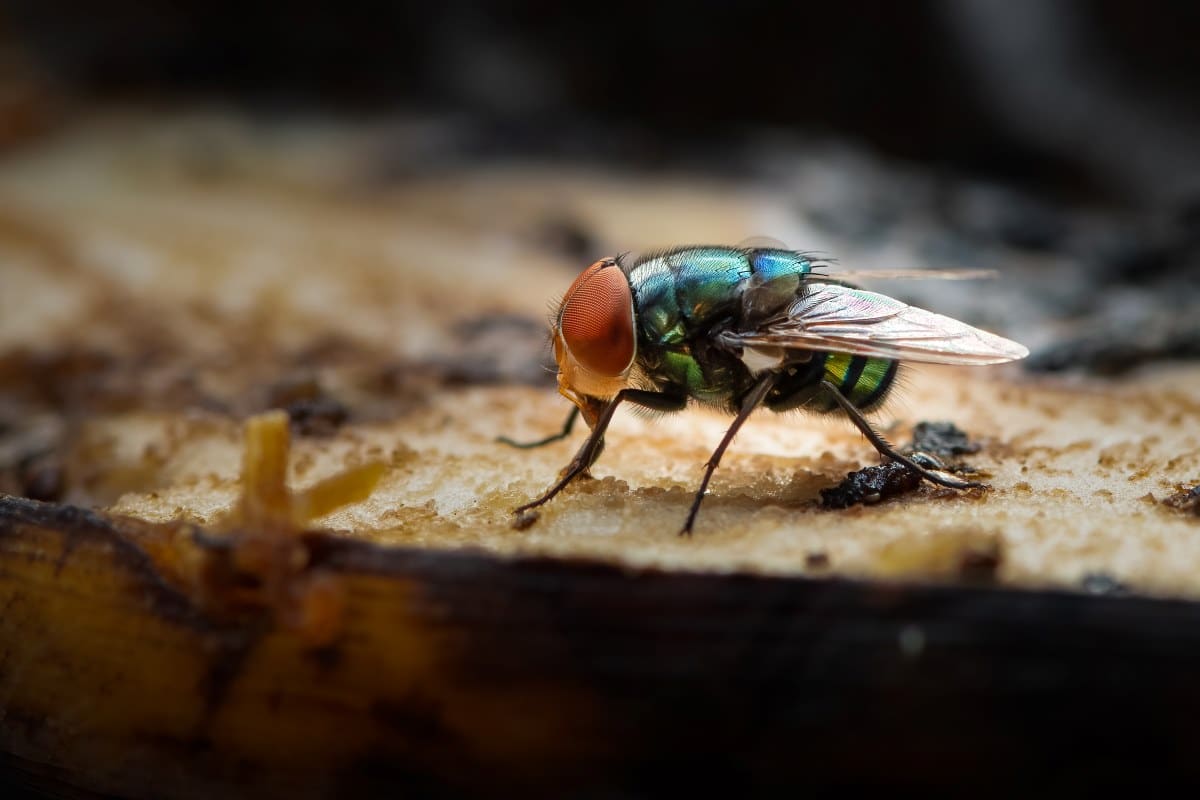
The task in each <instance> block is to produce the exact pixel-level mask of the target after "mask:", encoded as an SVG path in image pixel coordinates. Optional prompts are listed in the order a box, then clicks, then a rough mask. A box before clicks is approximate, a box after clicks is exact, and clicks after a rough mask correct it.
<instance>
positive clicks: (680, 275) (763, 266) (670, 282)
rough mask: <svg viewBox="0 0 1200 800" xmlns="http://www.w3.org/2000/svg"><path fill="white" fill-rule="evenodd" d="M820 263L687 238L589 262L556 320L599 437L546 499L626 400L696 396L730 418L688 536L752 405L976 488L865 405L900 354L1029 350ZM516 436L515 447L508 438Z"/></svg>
mask: <svg viewBox="0 0 1200 800" xmlns="http://www.w3.org/2000/svg"><path fill="white" fill-rule="evenodd" d="M824 266H825V265H824V264H823V263H822V262H818V261H815V260H813V259H812V258H810V257H809V256H807V255H805V254H804V253H801V252H797V251H794V250H786V249H781V248H774V247H723V246H690V247H679V248H675V249H672V250H667V251H662V252H656V253H650V254H647V255H644V256H641V257H639V258H636V259H632V260H627V259H626V258H606V259H601V260H600V261H597V262H596V263H594V264H592V265H591V266H589V267H588V268H587V269H585V270H584V271H583V273H582V274H580V275H579V277H578V278H576V279H575V282H574V283H573V284H572V285H571V287H570V288H569V289H568V290H567V293H566V295H565V296H564V297H563V299H562V302H561V303H560V305H559V307H558V310H557V312H556V314H555V316H554V320H553V323H552V334H553V342H554V355H555V360H556V361H557V362H558V388H559V392H560V393H561V394H562V395H563V396H564V397H566V398H568V399H569V400H570V401H571V402H572V403H574V404H575V409H573V410H572V412H571V415H570V416H569V417H568V419H567V423H566V425H565V426H564V427H563V430H562V432H561V433H560V434H557V435H555V436H551V437H549V438H547V439H543V440H541V441H539V442H533V443H531V444H529V445H523V446H538V445H541V444H546V443H548V442H551V441H555V440H556V439H561V438H563V437H565V436H566V435H568V433H569V432H570V430H571V427H572V425H573V423H574V421H575V419H576V417H577V415H578V414H580V413H582V415H583V418H584V420H585V421H586V422H587V423H588V425H589V427H590V428H591V434H590V435H589V436H588V438H587V440H586V441H584V443H583V445H582V447H580V449H579V451H578V452H577V453H576V455H575V457H574V458H573V459H572V460H571V462H570V464H568V465H567V467H566V468H565V469H564V470H563V472H562V474H561V477H560V479H559V481H558V483H556V484H555V485H554V486H553V487H551V488H550V490H549V491H547V492H546V493H545V494H544V495H542V496H541V497H539V498H538V499H537V500H534V501H533V502H531V503H527V504H526V505H524V506H521V507H520V508H518V509H517V512H518V513H524V512H526V511H528V510H529V509H532V508H535V507H537V506H540V505H542V504H543V503H545V502H547V501H548V500H550V499H551V498H552V497H554V496H555V495H556V494H558V492H560V491H561V490H562V489H563V488H564V487H565V486H567V485H568V484H569V483H570V482H571V481H572V480H574V479H575V478H576V477H578V476H579V475H580V474H581V473H583V472H584V471H586V470H587V468H588V467H589V466H591V464H592V463H593V462H594V461H595V460H596V458H597V457H598V456H599V455H600V452H601V450H602V449H603V442H604V431H605V429H606V428H607V427H608V424H609V422H610V421H611V419H612V416H613V413H614V412H615V411H616V409H617V407H618V406H619V405H620V404H621V403H624V402H629V403H634V404H636V405H639V406H643V407H646V408H650V409H654V410H658V411H677V410H681V409H683V408H684V407H685V406H686V405H687V403H688V402H689V400H690V401H696V402H700V403H703V404H706V405H709V406H712V407H716V408H719V409H721V410H724V411H726V412H728V413H730V414H732V415H733V416H734V420H733V424H732V425H730V427H729V429H728V430H727V431H726V433H725V436H724V438H722V440H721V442H720V444H719V445H718V446H717V449H716V450H715V451H714V452H713V454H712V456H711V457H710V458H709V460H708V462H707V464H706V465H705V471H704V476H703V478H702V480H701V482H700V488H699V491H698V492H697V494H696V496H695V499H694V500H693V502H692V506H691V509H690V510H689V512H688V516H687V519H686V521H685V523H684V526H683V529H682V530H681V531H680V532H681V533H682V534H690V533H691V530H692V526H693V524H694V522H695V519H696V513H697V511H699V508H700V503H701V501H702V499H703V498H704V493H705V491H706V489H707V487H708V482H709V480H710V479H711V477H712V473H713V471H714V470H715V469H716V467H717V465H718V464H719V463H720V460H721V456H722V455H723V454H724V452H725V449H726V448H727V447H728V446H729V443H730V442H731V441H732V440H733V437H734V435H735V434H736V433H737V431H738V429H739V428H740V427H741V425H742V423H743V422H745V420H746V418H747V417H748V416H749V415H750V413H751V412H752V411H754V410H755V409H756V408H758V407H760V406H765V407H766V408H769V409H771V410H773V411H787V410H790V409H797V408H802V409H805V410H810V411H815V412H819V413H828V412H834V411H842V412H843V413H845V414H846V415H847V416H848V417H849V418H850V420H851V421H852V422H853V423H854V424H855V425H856V426H857V427H858V428H859V429H860V430H861V431H862V432H863V434H864V435H866V437H867V438H868V440H869V441H870V442H871V443H872V444H873V445H874V446H875V448H876V449H877V450H879V452H880V453H882V454H883V455H885V456H887V457H888V458H891V459H893V460H896V461H901V462H903V463H905V464H906V465H908V466H909V467H910V468H912V469H914V470H916V471H917V472H919V473H920V474H921V475H922V476H923V477H925V478H926V479H927V480H930V481H932V482H935V483H938V484H940V485H943V486H949V487H952V488H959V489H961V488H969V487H973V486H978V485H979V484H974V483H969V482H965V481H960V480H957V479H954V478H950V477H948V476H945V475H941V474H938V473H935V472H931V471H930V470H928V469H926V468H925V467H923V466H921V465H919V464H917V463H915V462H914V461H912V459H910V458H908V457H907V456H904V455H902V454H901V453H898V452H897V451H896V450H894V449H893V448H892V447H891V446H890V445H889V444H888V443H887V442H886V441H884V439H883V438H882V437H881V436H880V435H879V434H878V433H876V432H875V431H874V429H873V428H872V427H871V426H870V424H869V423H868V422H867V420H866V419H865V418H864V417H863V412H865V411H870V410H872V409H874V408H876V407H877V406H879V405H880V404H881V403H882V402H883V400H884V399H885V398H886V397H887V394H888V391H889V390H890V389H891V388H892V385H893V383H894V381H895V378H896V372H897V367H898V364H899V362H900V361H901V360H911V361H923V362H930V363H939V364H968V365H983V364H999V363H1003V362H1006V361H1013V360H1016V359H1019V358H1024V357H1025V356H1026V355H1028V350H1026V349H1025V348H1024V347H1022V346H1021V345H1019V344H1017V343H1016V342H1012V341H1009V340H1008V339H1003V338H1001V337H999V336H995V335H993V334H990V333H987V332H985V331H981V330H979V329H977V328H973V327H971V326H970V325H966V324H965V323H962V322H958V321H957V320H953V319H950V318H949V317H944V316H941V315H939V314H934V313H932V312H929V311H925V310H923V309H919V308H916V307H913V306H909V305H906V304H904V303H901V302H900V301H898V300H895V299H893V298H891V297H888V296H886V295H882V294H877V293H874V292H868V291H864V290H862V289H859V288H857V287H855V286H852V285H850V284H849V283H847V282H845V281H844V280H840V279H838V277H836V276H830V275H823V274H821V273H820V268H821V267H824ZM511 443H512V442H510V444H511Z"/></svg>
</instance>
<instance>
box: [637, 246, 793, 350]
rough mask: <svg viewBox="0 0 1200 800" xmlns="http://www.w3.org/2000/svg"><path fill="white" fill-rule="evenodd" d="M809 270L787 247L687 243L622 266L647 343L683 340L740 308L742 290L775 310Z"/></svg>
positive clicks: (671, 343) (642, 334) (643, 337)
mask: <svg viewBox="0 0 1200 800" xmlns="http://www.w3.org/2000/svg"><path fill="white" fill-rule="evenodd" d="M811 269H812V264H811V263H810V262H809V260H808V259H807V258H806V257H805V256H804V255H803V254H802V253H797V252H794V251H791V250H770V249H738V248H733V247H688V248H681V249H678V250H669V251H667V252H663V253H655V254H651V255H648V256H646V257H644V258H642V259H639V260H638V261H637V262H636V263H634V264H633V265H632V266H630V267H629V268H628V274H629V283H630V285H631V286H632V287H633V293H634V304H635V307H636V308H637V311H638V327H639V330H638V334H639V338H640V339H641V340H644V341H646V342H648V343H650V344H652V345H673V344H678V343H680V342H683V341H684V340H686V339H687V338H689V335H692V334H694V333H696V332H698V331H700V330H704V329H706V328H707V327H708V326H710V325H712V324H714V323H716V322H717V321H719V320H720V319H721V318H722V317H724V316H727V315H729V314H731V313H734V312H736V311H738V310H740V308H741V306H742V305H743V303H744V302H745V300H744V296H745V295H746V293H747V292H748V293H749V296H750V297H751V298H754V301H755V304H756V305H759V306H762V307H764V308H765V307H766V306H769V305H773V306H774V307H775V308H777V307H779V306H781V305H783V303H785V302H787V301H788V300H790V299H791V298H792V297H793V296H795V293H796V290H797V289H798V288H799V286H800V281H801V279H802V277H803V276H804V275H807V274H808V273H809V272H810V271H811ZM771 310H774V308H772V309H771Z"/></svg>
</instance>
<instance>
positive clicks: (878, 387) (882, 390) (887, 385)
mask: <svg viewBox="0 0 1200 800" xmlns="http://www.w3.org/2000/svg"><path fill="white" fill-rule="evenodd" d="M899 366H900V365H899V362H897V361H892V360H891V359H887V358H871V357H868V356H855V355H850V354H849V353H827V354H826V355H825V380H827V381H829V382H830V383H832V384H833V385H834V386H836V387H837V388H838V391H840V392H841V393H842V394H843V395H844V396H845V397H847V398H848V399H849V400H850V402H851V403H853V404H854V405H855V407H856V408H858V409H860V410H862V411H869V410H871V409H873V408H875V407H876V406H878V405H879V404H880V403H882V402H883V400H884V398H886V397H887V395H888V392H889V391H890V390H891V388H892V385H893V383H895V380H896V371H897V369H899ZM826 394H827V393H826ZM818 397H819V396H818ZM820 402H823V403H828V406H829V407H828V408H822V409H819V410H827V411H832V410H833V409H834V408H836V407H837V405H836V401H834V400H832V399H830V398H826V399H825V400H820Z"/></svg>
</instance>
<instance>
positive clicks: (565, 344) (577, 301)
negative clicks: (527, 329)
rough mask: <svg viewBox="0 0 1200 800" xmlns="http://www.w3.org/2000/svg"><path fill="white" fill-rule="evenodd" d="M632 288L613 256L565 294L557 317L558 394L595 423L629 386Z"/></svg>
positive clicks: (632, 346)
mask: <svg viewBox="0 0 1200 800" xmlns="http://www.w3.org/2000/svg"><path fill="white" fill-rule="evenodd" d="M634 324H635V322H634V308H633V290H632V289H631V288H630V286H629V279H628V278H626V276H625V273H624V271H623V270H622V269H621V267H620V266H619V265H618V264H617V261H616V259H614V258H604V259H601V260H599V261H597V262H596V263H594V264H592V265H591V266H590V267H588V268H587V269H585V270H584V271H583V272H582V273H581V274H580V275H579V277H578V278H576V279H575V282H574V283H572V284H571V288H569V289H567V293H566V294H565V295H564V296H563V299H562V302H561V303H560V304H559V306H558V311H557V312H556V314H555V317H554V324H553V328H554V360H555V361H557V362H558V391H559V394H561V395H562V396H563V397H565V398H567V399H568V400H570V401H571V402H572V403H574V404H575V405H576V406H578V407H579V410H580V411H581V412H582V413H583V418H584V420H586V421H587V423H588V425H593V424H594V423H595V422H596V419H597V418H598V417H599V415H600V411H601V410H602V409H603V408H604V405H605V403H604V401H605V400H608V399H610V398H612V397H613V396H614V395H616V394H617V392H619V391H621V389H623V388H625V387H626V385H627V384H628V379H629V373H630V371H631V370H632V369H633V362H634V358H635V357H636V355H637V335H636V333H635V329H634Z"/></svg>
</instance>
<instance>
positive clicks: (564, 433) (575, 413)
mask: <svg viewBox="0 0 1200 800" xmlns="http://www.w3.org/2000/svg"><path fill="white" fill-rule="evenodd" d="M577 419H579V407H578V406H571V413H570V414H568V415H567V421H566V422H564V423H563V426H562V430H561V431H559V432H558V433H555V434H551V435H550V436H547V437H546V438H545V439H538V440H537V441H536V442H517V441H514V440H512V439H510V438H508V437H507V436H498V437H496V441H497V442H500V443H501V444H506V445H508V446H509V447H516V448H519V449H521V450H532V449H533V448H535V447H543V446H545V445H548V444H551V443H552V442H557V441H559V440H560V439H565V438H567V437H568V436H570V435H571V431H572V430H574V429H575V420H577Z"/></svg>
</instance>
